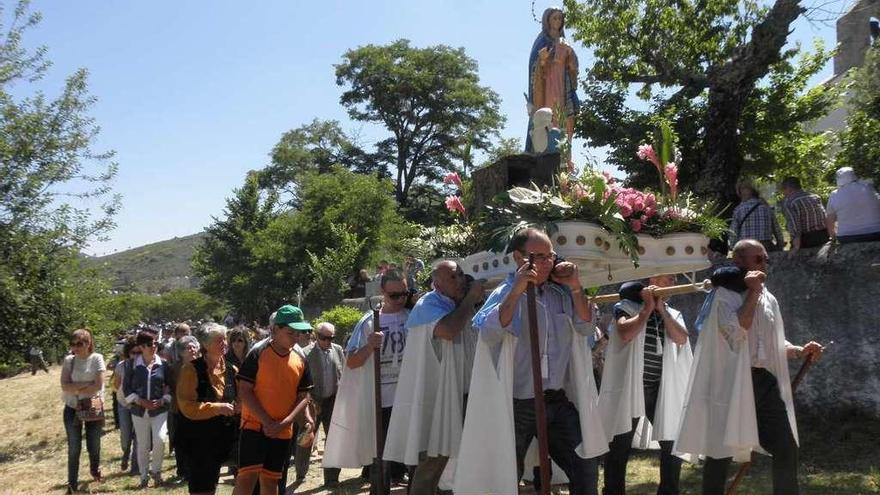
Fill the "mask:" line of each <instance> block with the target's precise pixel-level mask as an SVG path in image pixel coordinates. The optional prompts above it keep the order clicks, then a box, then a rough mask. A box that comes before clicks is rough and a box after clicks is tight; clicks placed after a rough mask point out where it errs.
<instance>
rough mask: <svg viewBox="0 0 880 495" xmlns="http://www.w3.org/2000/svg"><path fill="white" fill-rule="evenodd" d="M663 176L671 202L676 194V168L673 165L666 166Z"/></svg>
mask: <svg viewBox="0 0 880 495" xmlns="http://www.w3.org/2000/svg"><path fill="white" fill-rule="evenodd" d="M664 174H665V175H666V182H668V183H669V194H670V195H672V200H673V201H675V196H676V195H677V194H678V166H677V165H676V164H675V163H670V164H668V165H666V170H665V171H664Z"/></svg>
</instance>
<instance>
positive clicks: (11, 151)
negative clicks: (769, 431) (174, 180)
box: [0, 1, 119, 363]
mask: <svg viewBox="0 0 880 495" xmlns="http://www.w3.org/2000/svg"><path fill="white" fill-rule="evenodd" d="M6 18H7V16H6V13H5V12H2V11H0V19H6ZM9 18H10V22H9V24H8V26H3V25H0V239H2V242H0V363H5V362H9V361H10V360H14V359H19V358H20V357H21V354H22V353H23V352H24V350H25V349H26V348H27V347H28V345H29V344H32V343H37V344H42V345H44V346H45V345H57V343H59V342H60V343H61V345H63V343H64V342H65V340H66V337H65V333H66V332H68V331H69V330H70V329H71V326H73V325H80V324H87V323H88V321H84V319H83V318H82V316H83V310H84V309H85V308H83V307H80V306H78V304H79V302H81V301H85V300H89V301H92V300H94V298H93V297H92V295H94V294H96V293H99V292H100V289H101V288H100V287H96V286H94V285H93V284H91V282H92V281H93V280H94V279H93V278H90V277H93V274H91V273H86V272H81V271H78V270H77V266H76V265H77V262H78V257H79V251H80V249H82V248H83V247H85V246H86V245H88V243H89V242H91V241H94V240H96V239H101V238H103V237H104V236H105V235H106V234H107V233H108V232H109V231H110V230H111V229H112V228H113V226H114V224H113V219H112V218H113V215H114V213H115V212H116V210H117V209H118V206H119V198H118V196H114V195H113V194H112V192H111V189H110V181H111V180H112V179H113V177H114V176H115V174H116V168H117V166H116V164H115V163H114V162H113V161H112V158H113V152H100V151H96V150H94V149H93V148H92V145H93V143H94V141H95V138H96V137H97V135H98V126H97V125H96V124H95V122H94V120H93V119H92V118H91V117H89V115H88V112H89V109H90V107H91V105H92V104H93V103H94V101H95V99H94V97H93V96H91V95H90V94H89V92H88V87H87V75H88V74H87V72H86V70H85V69H80V70H78V71H76V72H74V73H73V74H72V75H71V76H70V77H68V78H67V81H66V83H65V84H64V87H63V88H62V89H61V92H60V94H59V95H58V96H57V97H55V98H50V97H47V96H46V95H44V94H43V93H40V92H34V93H32V94H31V95H30V96H24V97H20V96H14V95H13V94H12V92H11V89H10V88H11V87H12V86H15V87H16V95H22V94H26V93H27V89H28V86H27V85H28V84H29V83H32V82H34V81H37V80H39V79H41V78H42V77H44V76H45V74H46V70H47V69H48V67H49V65H50V64H49V61H48V60H47V59H46V58H45V54H46V51H47V49H46V48H45V47H40V48H37V49H35V50H29V49H28V48H26V45H25V43H24V35H25V33H26V31H27V30H28V29H30V28H33V27H35V26H36V25H37V24H38V23H39V22H40V15H39V14H38V13H33V12H31V11H30V9H29V3H28V2H26V1H21V2H19V3H18V4H17V5H16V7H15V9H14V11H13V12H12V15H11V16H9ZM93 205H94V206H93ZM86 292H89V294H86Z"/></svg>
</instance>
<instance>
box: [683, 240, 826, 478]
mask: <svg viewBox="0 0 880 495" xmlns="http://www.w3.org/2000/svg"><path fill="white" fill-rule="evenodd" d="M733 261H734V263H735V264H736V266H737V267H738V268H739V271H738V272H737V273H738V274H741V276H740V277H739V279H738V280H736V281H734V283H731V284H728V285H727V287H728V288H725V287H723V286H722V287H719V288H716V289H714V290H713V292H712V294H710V295H709V298H711V299H707V303H706V304H705V305H704V306H703V311H701V315H700V317H699V318H698V323H697V326H698V327H699V326H700V323H702V328H701V329H699V331H700V336H699V339H698V340H697V348H696V353H695V357H694V365H693V367H692V368H691V375H690V378H689V381H688V393H687V399H686V401H685V409H684V412H683V417H682V422H681V431H680V432H679V435H678V440H677V441H676V444H675V451H676V452H680V453H686V454H692V455H695V456H696V455H699V456H704V457H705V461H706V462H705V465H704V471H703V494H704V495H723V494H724V489H725V482H726V480H727V469H728V467H729V465H730V461H731V460H736V461H737V462H746V461H748V460H749V458H750V455H751V452H752V451H753V450H756V451H758V452H762V453H769V454H770V455H772V456H773V469H772V473H773V493H774V494H776V495H778V494H797V493H798V482H797V468H798V433H797V423H796V421H795V414H794V404H793V402H792V392H791V382H790V379H789V374H788V362H787V359H796V358H799V357H801V356H806V357H807V358H808V359H814V360H815V359H816V358H818V357H819V355H821V353H822V347H821V346H820V345H819V344H817V343H816V342H810V343H808V344H806V345H804V346H803V347H799V346H794V345H792V344H790V343H789V342H788V341H786V340H785V330H784V326H783V322H782V315H781V313H780V311H779V304H778V303H777V301H776V298H775V297H773V294H771V293H770V291H769V290H767V288H766V287H765V286H764V280H765V279H766V273H767V267H768V263H769V258H768V256H767V251H766V249H765V248H764V246H763V245H761V243H760V242H757V241H754V240H742V241H739V242H737V243H736V246H734V248H733ZM714 278H715V277H713V279H714Z"/></svg>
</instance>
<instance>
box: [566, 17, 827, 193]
mask: <svg viewBox="0 0 880 495" xmlns="http://www.w3.org/2000/svg"><path fill="white" fill-rule="evenodd" d="M565 6H566V10H567V11H568V15H567V18H566V22H567V24H568V25H569V26H571V27H573V28H574V29H573V32H574V37H575V38H576V39H578V40H580V41H581V42H583V43H584V44H585V45H586V46H588V47H590V48H592V49H593V50H594V54H595V57H596V63H595V65H594V66H593V67H592V69H590V71H589V73H588V77H587V80H586V81H585V89H586V93H587V95H586V98H585V99H584V100H585V105H584V108H583V111H582V114H581V118H580V119H579V122H578V134H579V135H581V136H583V137H586V138H587V139H588V140H589V142H590V144H592V145H594V146H605V145H610V146H612V152H611V162H612V163H613V164H614V165H617V166H619V167H621V168H623V169H624V170H627V171H631V170H633V169H637V168H638V167H640V166H641V167H644V164H638V163H637V162H636V159H635V157H634V155H635V152H636V149H637V146H638V144H639V143H640V142H644V140H645V136H646V134H647V133H648V132H650V131H652V130H653V129H654V128H655V127H656V126H657V124H658V122H659V120H660V119H664V118H665V119H668V120H670V121H672V122H673V123H674V127H675V131H676V133H677V134H678V136H679V137H680V142H679V148H680V149H681V153H682V158H683V162H684V163H683V165H684V167H683V168H681V169H680V175H679V177H680V180H681V182H682V183H683V184H685V185H689V184H690V185H693V187H694V189H695V190H696V192H698V193H701V194H704V195H708V196H713V197H715V198H717V199H721V200H733V199H734V198H733V196H734V187H733V185H734V184H735V182H736V180H737V179H738V178H739V176H740V173H741V171H743V170H744V169H747V168H748V166H749V163H748V162H749V155H748V153H750V152H752V151H755V150H757V149H759V147H760V145H763V144H766V143H768V142H772V141H773V140H774V139H775V137H776V136H779V135H786V134H787V137H791V135H792V132H794V133H795V134H797V133H798V132H799V131H792V129H793V128H794V127H797V126H799V125H800V124H801V123H803V122H807V121H809V120H812V119H813V118H815V117H816V116H817V115H821V113H822V112H823V111H827V110H828V108H829V105H830V104H831V102H832V96H833V95H830V94H825V93H823V91H822V90H821V89H820V90H816V91H810V92H808V93H806V94H804V93H802V91H803V87H804V84H803V83H805V81H806V79H808V78H809V76H810V75H812V74H813V73H815V71H817V70H818V69H820V68H821V65H822V63H824V60H825V59H827V57H828V54H827V53H826V52H824V51H823V50H821V48H820V49H819V50H818V52H817V53H816V54H815V55H814V56H813V57H812V58H811V57H806V58H803V59H802V60H801V63H800V64H799V66H798V67H797V68H795V67H794V66H792V65H791V63H790V60H791V59H792V57H794V55H795V54H796V51H794V50H790V51H784V50H783V47H784V46H785V43H786V41H787V37H788V33H789V32H790V30H791V27H790V26H791V24H792V22H794V20H795V19H797V18H798V16H800V15H801V14H803V13H804V12H805V9H804V7H803V6H802V5H801V2H799V1H798V0H774V2H773V3H772V4H771V5H769V6H768V7H763V6H761V5H759V4H758V3H757V2H751V1H750V2H745V3H743V2H739V1H737V0H707V1H704V0H700V1H694V0H682V1H671V0H661V1H647V0H640V1H632V2H618V1H616V0H598V1H593V2H584V3H580V2H576V1H575V0H566V1H565ZM817 64H818V65H817ZM768 75H770V77H769V81H768V80H767V79H766V78H767V76H768ZM762 82H763V83H765V84H766V86H764V89H763V90H761V89H760V88H761V84H762ZM631 91H633V92H636V94H637V95H638V96H639V97H641V98H642V99H643V100H646V101H651V102H652V104H651V109H650V110H649V111H638V110H635V109H633V108H630V107H628V105H627V104H626V98H627V96H628V95H629V94H630V92H631ZM774 112H776V113H774ZM755 116H761V117H763V120H762V121H761V122H751V121H750V119H751V118H753V117H755ZM752 124H755V125H752ZM749 133H751V135H749ZM803 137H804V138H805V139H813V138H814V136H803ZM776 144H779V143H776ZM814 144H815V143H814ZM780 148H781V147H780V146H776V150H775V151H773V152H772V153H771V154H772V155H773V156H770V155H769V154H767V153H764V154H763V155H762V156H761V159H762V160H766V161H765V162H763V163H761V164H757V165H756V167H757V168H759V169H763V170H767V169H772V168H773V167H774V165H776V163H775V162H773V161H772V160H770V158H772V159H773V160H776V159H779V157H780V155H783V154H784V153H783V151H782V150H781V149H780ZM806 148H809V149H810V150H811V151H810V153H812V151H814V150H815V146H809V145H807V146H806ZM788 151H789V152H790V151H791V150H790V149H789V150H788ZM797 158H799V157H791V156H787V157H786V159H787V160H793V159H797Z"/></svg>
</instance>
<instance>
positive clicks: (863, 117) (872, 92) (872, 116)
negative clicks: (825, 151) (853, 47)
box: [836, 42, 880, 184]
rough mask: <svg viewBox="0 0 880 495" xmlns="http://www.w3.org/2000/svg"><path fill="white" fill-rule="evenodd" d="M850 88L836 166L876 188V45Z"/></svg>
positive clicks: (879, 74)
mask: <svg viewBox="0 0 880 495" xmlns="http://www.w3.org/2000/svg"><path fill="white" fill-rule="evenodd" d="M850 84H851V86H850V91H849V97H850V98H849V101H848V105H849V117H848V118H847V122H846V129H844V130H843V132H841V133H840V145H841V146H840V151H839V152H838V154H837V157H836V165H837V166H838V167H852V168H853V169H855V171H856V173H857V174H858V175H859V177H863V178H873V179H874V183H875V184H880V43H877V42H875V43H874V46H873V47H872V48H871V49H870V50H868V53H867V54H866V55H865V63H864V64H863V65H862V67H861V68H859V69H856V70H854V71H853V72H852V74H851V78H850Z"/></svg>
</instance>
